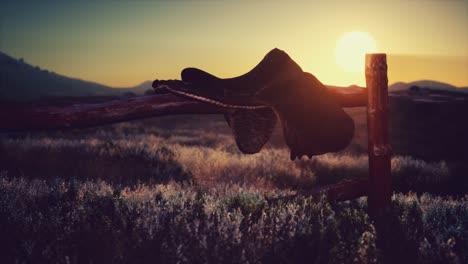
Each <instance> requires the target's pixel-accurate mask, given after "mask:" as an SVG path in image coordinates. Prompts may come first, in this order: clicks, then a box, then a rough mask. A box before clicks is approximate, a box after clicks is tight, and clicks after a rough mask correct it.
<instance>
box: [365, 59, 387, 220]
mask: <svg viewBox="0 0 468 264" xmlns="http://www.w3.org/2000/svg"><path fill="white" fill-rule="evenodd" d="M366 85H367V90H368V95H367V96H368V103H367V131H368V144H369V145H368V153H369V186H368V188H369V189H368V200H367V201H368V203H367V204H368V212H369V216H371V217H372V218H374V219H376V218H379V217H380V216H382V215H383V213H384V212H385V211H387V210H388V208H389V207H390V202H391V195H392V175H391V152H392V149H391V146H390V143H389V139H388V79H387V56H386V54H366Z"/></svg>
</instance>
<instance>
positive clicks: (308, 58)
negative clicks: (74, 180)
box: [0, 0, 468, 87]
mask: <svg viewBox="0 0 468 264" xmlns="http://www.w3.org/2000/svg"><path fill="white" fill-rule="evenodd" d="M0 19H1V21H0V22H1V23H0V24H1V26H0V27H1V28H0V50H1V51H3V52H5V53H7V54H9V55H12V56H14V57H16V58H24V60H25V61H26V62H28V63H30V64H33V65H38V66H40V67H41V68H46V69H49V70H53V71H55V72H57V73H61V74H64V75H68V76H73V77H78V78H81V79H85V80H91V81H95V82H99V83H103V84H107V85H111V86H117V87H125V86H132V85H135V84H138V83H141V82H143V81H145V80H152V79H155V78H158V79H179V78H180V71H181V70H182V69H183V68H185V67H188V66H194V67H199V68H202V69H205V70H207V71H209V72H212V73H213V74H215V75H219V76H221V77H232V76H236V75H240V74H243V73H245V72H247V71H248V70H250V69H251V68H252V67H253V66H255V65H256V64H257V63H258V62H259V61H260V60H261V59H262V58H263V56H264V55H265V54H266V53H267V52H268V51H269V50H271V49H272V48H274V47H278V48H280V49H283V50H285V51H286V52H287V53H288V54H289V55H290V56H291V57H292V58H293V59H294V60H295V61H296V62H298V63H299V65H301V67H302V68H303V69H304V70H305V71H309V72H312V73H313V74H315V75H316V76H317V77H318V78H319V79H320V80H321V81H322V82H324V83H326V84H335V85H350V84H358V85H364V83H365V80H364V75H363V74H362V73H350V72H345V71H344V70H343V69H342V68H340V67H339V66H338V65H337V64H336V60H335V46H336V43H337V41H338V39H339V38H340V37H341V36H342V35H343V34H345V33H346V32H350V31H362V32H367V33H368V34H369V35H371V36H372V37H373V38H374V40H375V42H376V45H377V49H378V51H379V52H385V53H387V54H388V62H389V82H390V83H392V82H397V81H405V82H409V81H415V80H421V79H430V80H436V81H441V82H446V83H450V84H453V85H456V86H468V1H467V0H463V1H304V2H292V1H274V3H270V2H267V1H261V2H260V3H247V2H242V3H230V2H215V1H177V2H174V1H173V2H169V1H167V2H166V1H162V2H151V1H118V2H115V1H112V2H111V1H100V2H91V1H86V2H85V1H79V2H42V1H41V3H37V2H21V3H17V2H16V1H2V3H1V4H0ZM363 59H364V58H363Z"/></svg>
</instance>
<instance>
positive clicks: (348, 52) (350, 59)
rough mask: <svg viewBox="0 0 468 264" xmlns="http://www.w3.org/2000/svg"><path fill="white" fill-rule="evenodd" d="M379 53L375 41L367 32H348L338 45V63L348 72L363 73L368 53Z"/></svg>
mask: <svg viewBox="0 0 468 264" xmlns="http://www.w3.org/2000/svg"><path fill="white" fill-rule="evenodd" d="M376 51H377V45H376V44H375V41H374V39H373V38H372V37H371V36H370V35H369V34H368V33H366V32H348V33H346V34H344V35H343V36H342V37H341V38H340V39H339V40H338V42H337V43H336V53H335V54H336V63H337V64H338V65H339V66H340V67H342V68H343V69H344V70H345V71H348V72H362V71H363V70H364V57H365V54H366V53H373V52H376Z"/></svg>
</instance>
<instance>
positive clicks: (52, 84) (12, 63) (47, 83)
mask: <svg viewBox="0 0 468 264" xmlns="http://www.w3.org/2000/svg"><path fill="white" fill-rule="evenodd" d="M148 89H151V82H150V81H146V82H143V83H142V84H140V85H137V86H135V87H129V88H113V87H110V86H106V85H102V84H99V83H95V82H90V81H84V80H81V79H77V78H70V77H66V76H63V75H60V74H57V73H55V72H51V71H48V70H45V69H41V68H39V67H38V66H32V65H30V64H28V63H25V62H24V61H23V59H18V60H17V59H15V58H12V57H10V56H8V55H7V54H5V53H2V52H0V102H2V101H3V102H5V101H30V100H34V99H39V98H44V97H77V96H119V95H122V94H127V95H128V94H143V93H144V92H145V91H146V90H148Z"/></svg>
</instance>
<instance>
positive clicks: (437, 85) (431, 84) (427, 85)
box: [388, 80, 468, 93]
mask: <svg viewBox="0 0 468 264" xmlns="http://www.w3.org/2000/svg"><path fill="white" fill-rule="evenodd" d="M410 87H419V88H423V89H429V90H438V91H447V92H457V93H468V87H456V86H453V85H450V84H448V83H442V82H437V81H429V80H421V81H415V82H410V83H405V82H396V83H394V84H391V85H389V86H388V90H389V91H390V92H398V91H405V90H408V89H409V88H410Z"/></svg>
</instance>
